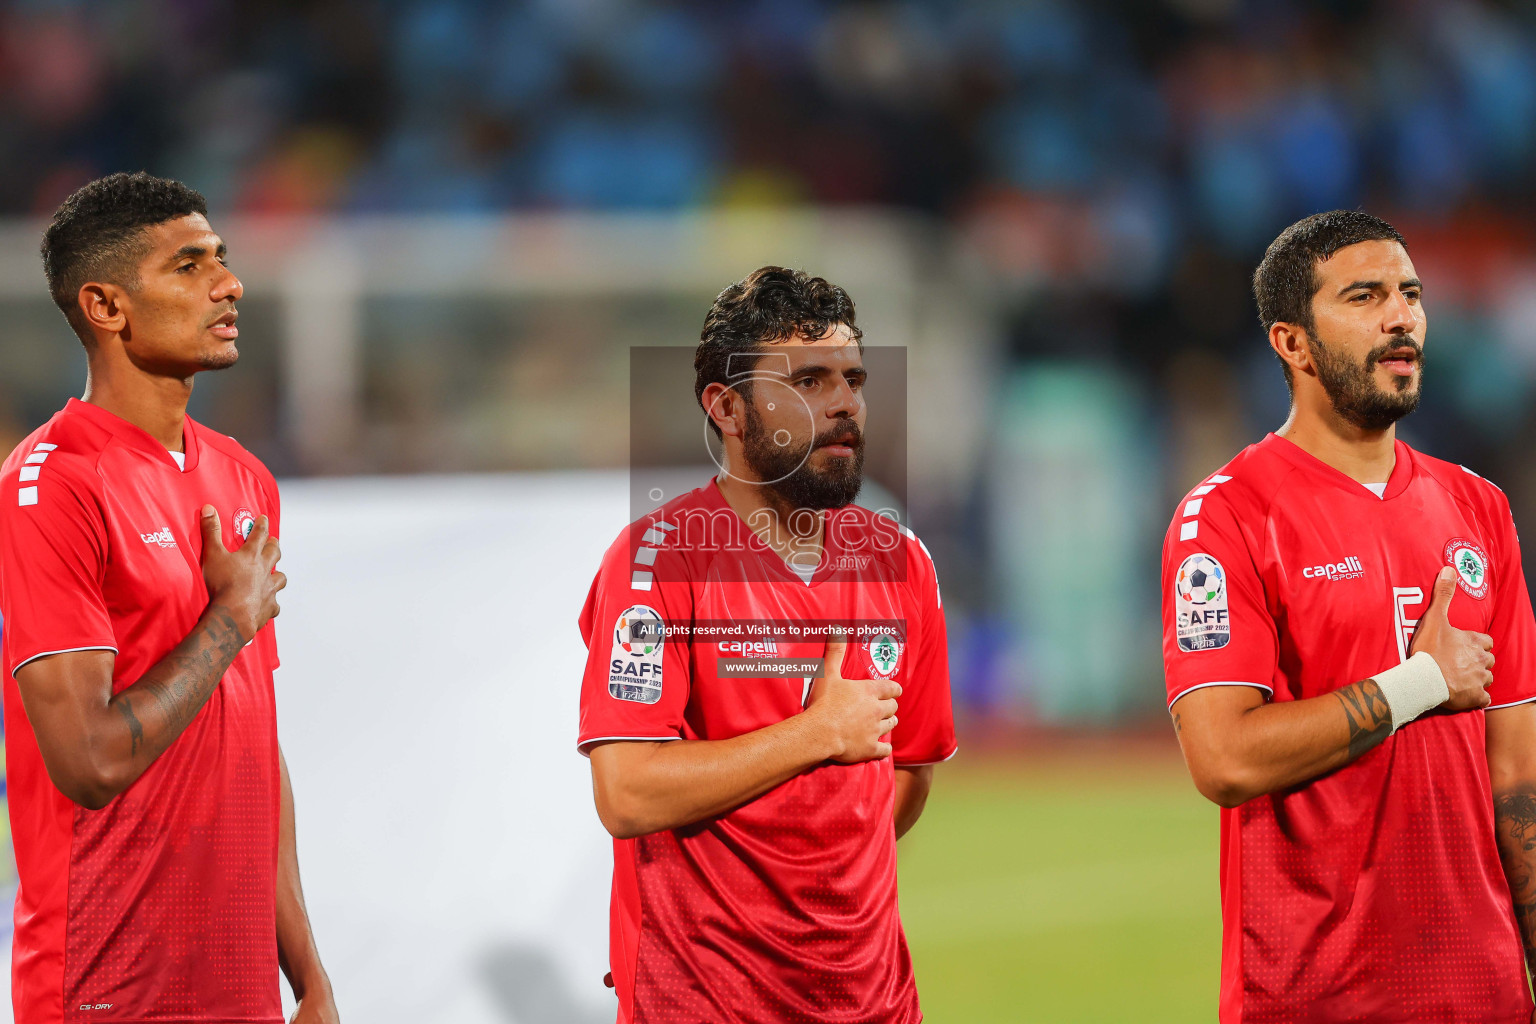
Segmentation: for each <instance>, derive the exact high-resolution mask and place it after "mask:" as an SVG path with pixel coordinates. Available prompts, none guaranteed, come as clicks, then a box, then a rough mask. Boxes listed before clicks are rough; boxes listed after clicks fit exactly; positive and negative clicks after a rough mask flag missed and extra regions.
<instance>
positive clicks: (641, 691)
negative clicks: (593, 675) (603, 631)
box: [608, 604, 666, 704]
mask: <svg viewBox="0 0 1536 1024" xmlns="http://www.w3.org/2000/svg"><path fill="white" fill-rule="evenodd" d="M665 642H666V627H665V626H664V625H663V624H662V621H661V616H660V615H658V614H657V613H656V609H654V608H651V607H649V606H647V605H643V604H636V605H631V606H630V607H628V608H626V609H624V611H622V612H620V613H619V619H618V621H617V622H615V623H614V625H613V655H612V657H611V659H610V660H609V662H608V696H610V697H612V698H614V699H615V700H632V701H634V702H635V703H637V704H655V703H656V702H657V701H658V700H661V654H662V644H663V643H665Z"/></svg>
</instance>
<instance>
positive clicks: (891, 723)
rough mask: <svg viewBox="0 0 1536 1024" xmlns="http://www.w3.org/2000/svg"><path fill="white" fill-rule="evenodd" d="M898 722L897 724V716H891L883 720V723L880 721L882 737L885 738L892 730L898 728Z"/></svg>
mask: <svg viewBox="0 0 1536 1024" xmlns="http://www.w3.org/2000/svg"><path fill="white" fill-rule="evenodd" d="M896 722H897V718H896V716H895V715H891V716H889V717H887V718H883V719H881V721H880V735H881V736H884V735H885V734H886V733H888V732H890V731H891V730H892V729H894V728H896Z"/></svg>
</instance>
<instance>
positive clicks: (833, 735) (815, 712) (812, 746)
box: [795, 704, 843, 764]
mask: <svg viewBox="0 0 1536 1024" xmlns="http://www.w3.org/2000/svg"><path fill="white" fill-rule="evenodd" d="M823 707H824V705H822V704H812V705H811V706H810V707H808V708H806V709H805V710H804V711H802V712H801V713H800V714H798V715H796V716H795V717H796V718H797V719H798V720H799V723H800V728H801V735H802V736H803V737H804V740H805V744H806V749H807V752H808V753H807V755H806V759H807V761H808V762H809V763H810V764H820V763H821V762H823V761H832V760H835V759H836V758H837V756H838V755H839V754H841V753H842V750H843V748H842V744H841V743H839V742H838V734H837V729H836V728H834V727H833V725H832V723H831V722H830V721H828V720H827V716H826V713H825V712H824V711H823V710H822V708H823Z"/></svg>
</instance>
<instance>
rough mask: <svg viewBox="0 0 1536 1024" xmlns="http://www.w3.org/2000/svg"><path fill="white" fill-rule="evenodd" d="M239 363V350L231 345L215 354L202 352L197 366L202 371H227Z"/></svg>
mask: <svg viewBox="0 0 1536 1024" xmlns="http://www.w3.org/2000/svg"><path fill="white" fill-rule="evenodd" d="M239 361H240V350H239V349H237V348H236V347H235V346H233V345H229V346H226V347H224V348H221V349H219V350H218V351H216V352H204V353H203V354H202V356H201V357H200V358H199V359H198V360H197V365H198V366H199V367H200V368H202V369H204V370H227V369H229V368H230V367H231V366H234V365H235V364H236V363H237V362H239Z"/></svg>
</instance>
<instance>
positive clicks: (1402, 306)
mask: <svg viewBox="0 0 1536 1024" xmlns="http://www.w3.org/2000/svg"><path fill="white" fill-rule="evenodd" d="M1384 312H1385V314H1386V321H1385V322H1384V323H1383V324H1382V325H1381V326H1382V328H1383V329H1384V330H1387V331H1391V332H1393V333H1404V332H1409V331H1412V330H1413V329H1414V328H1415V327H1417V326H1418V318H1417V317H1416V316H1415V315H1414V310H1413V306H1412V305H1411V304H1410V303H1409V302H1408V297H1407V296H1406V295H1404V294H1403V293H1402V292H1395V293H1394V294H1393V295H1392V297H1391V298H1390V299H1388V300H1387V304H1386V307H1385V310H1384Z"/></svg>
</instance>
